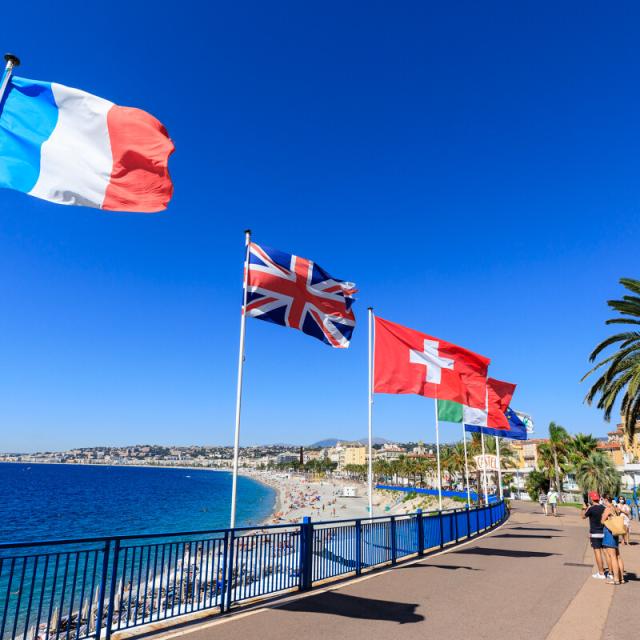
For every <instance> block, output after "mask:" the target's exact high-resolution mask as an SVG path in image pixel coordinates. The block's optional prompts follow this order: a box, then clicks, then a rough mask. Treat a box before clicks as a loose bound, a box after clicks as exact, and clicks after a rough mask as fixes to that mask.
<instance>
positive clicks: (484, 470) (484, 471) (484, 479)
mask: <svg viewBox="0 0 640 640" xmlns="http://www.w3.org/2000/svg"><path fill="white" fill-rule="evenodd" d="M480 442H481V443H482V490H483V491H484V503H485V505H487V504H489V494H488V492H487V465H486V464H485V462H486V461H485V458H484V455H485V454H484V431H483V430H482V427H480Z"/></svg>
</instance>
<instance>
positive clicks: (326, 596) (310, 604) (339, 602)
mask: <svg viewBox="0 0 640 640" xmlns="http://www.w3.org/2000/svg"><path fill="white" fill-rule="evenodd" d="M417 606H418V605H417V604H409V603H408V602H392V601H390V600H375V599H373V598H360V597H358V596H350V595H347V594H345V593H336V592H335V591H329V592H328V593H321V594H318V595H317V596H310V597H307V598H301V599H300V600H295V601H294V602H290V603H288V604H285V605H283V606H281V607H278V610H280V611H282V610H284V611H292V612H299V611H306V612H307V613H329V614H331V615H334V616H345V617H347V618H359V619H362V620H388V621H389V622H398V623H399V624H407V623H411V622H422V621H423V620H424V616H421V615H420V614H419V613H416V607H417Z"/></svg>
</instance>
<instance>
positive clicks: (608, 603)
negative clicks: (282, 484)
mask: <svg viewBox="0 0 640 640" xmlns="http://www.w3.org/2000/svg"><path fill="white" fill-rule="evenodd" d="M560 514H561V515H560V517H558V518H553V517H544V516H542V515H541V514H540V513H538V509H537V505H531V504H527V503H516V504H515V506H514V510H513V512H512V515H511V518H510V519H509V521H508V522H507V523H505V524H504V525H503V526H502V527H501V528H499V529H497V530H496V531H495V532H493V533H492V534H490V535H488V536H486V537H483V538H480V539H478V540H474V541H471V542H470V543H468V544H466V545H463V546H462V547H459V548H456V549H455V550H452V551H450V552H448V553H445V554H442V555H437V556H432V557H430V558H427V559H424V560H421V561H419V562H415V563H412V564H407V565H404V566H399V567H396V568H393V569H389V570H383V571H379V572H377V573H375V574H372V575H368V576H363V577H361V578H360V579H358V580H353V581H351V582H348V583H342V584H341V585H335V584H334V585H330V586H328V587H327V588H325V589H324V590H322V589H321V590H319V591H314V592H311V593H309V594H306V595H305V594H300V595H295V596H293V597H289V598H286V599H283V600H279V601H276V602H271V603H269V604H266V605H261V606H259V607H257V608H255V609H251V610H248V611H245V612H239V613H236V614H235V615H234V616H230V617H226V618H221V619H217V620H213V621H210V622H205V623H201V624H200V625H199V626H197V627H193V628H189V627H187V628H182V629H178V630H173V631H166V632H164V634H163V637H164V638H170V637H180V638H181V639H182V640H222V639H224V640H252V639H253V638H256V639H260V640H282V639H283V638H304V639H305V640H339V639H341V638H349V640H353V639H354V638H355V639H365V640H377V639H385V640H388V639H390V638H392V639H394V640H395V639H398V640H405V639H406V640H413V639H416V640H417V639H418V638H419V639H421V640H423V639H424V638H447V640H457V639H460V640H462V639H465V640H470V639H483V638H491V639H492V640H495V639H496V638H527V639H528V640H534V639H540V640H546V639H548V640H583V639H584V640H600V639H604V640H613V639H615V640H625V639H627V638H629V639H631V638H638V637H639V636H640V628H639V626H638V618H637V606H638V602H640V582H639V581H638V578H637V577H636V575H635V574H636V572H638V573H640V536H638V533H637V523H635V526H636V533H635V534H634V535H633V536H632V543H633V545H632V546H630V547H623V548H622V553H623V556H624V558H625V562H626V565H627V571H628V573H629V577H630V581H629V582H628V583H627V584H625V585H622V586H619V587H615V586H610V585H607V584H605V583H604V582H603V581H599V580H594V579H592V578H591V574H592V572H593V570H592V553H591V549H590V547H589V545H588V539H587V526H586V523H585V522H584V521H582V520H581V519H580V517H579V516H580V513H579V511H578V510H577V509H574V508H570V507H565V508H561V510H560Z"/></svg>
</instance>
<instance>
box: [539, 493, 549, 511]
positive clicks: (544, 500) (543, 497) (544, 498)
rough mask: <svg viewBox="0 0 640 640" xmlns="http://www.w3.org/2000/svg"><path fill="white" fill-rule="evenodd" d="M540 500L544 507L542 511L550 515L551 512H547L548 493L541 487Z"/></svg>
mask: <svg viewBox="0 0 640 640" xmlns="http://www.w3.org/2000/svg"><path fill="white" fill-rule="evenodd" d="M538 502H539V503H540V506H541V507H542V511H543V513H544V515H545V516H548V515H549V514H548V513H547V494H546V493H545V491H544V489H540V493H539V494H538Z"/></svg>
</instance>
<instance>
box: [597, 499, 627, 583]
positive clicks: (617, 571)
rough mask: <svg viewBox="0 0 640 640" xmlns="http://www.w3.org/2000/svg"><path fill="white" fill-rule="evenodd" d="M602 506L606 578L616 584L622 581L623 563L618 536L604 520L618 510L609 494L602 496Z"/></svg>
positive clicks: (614, 514)
mask: <svg viewBox="0 0 640 640" xmlns="http://www.w3.org/2000/svg"><path fill="white" fill-rule="evenodd" d="M604 507H605V509H604V512H603V514H602V518H601V522H602V524H603V525H604V538H603V539H602V547H603V548H604V550H605V552H606V554H607V561H608V564H609V571H610V573H611V575H610V576H609V578H607V583H608V584H616V585H618V584H622V583H623V582H624V564H623V562H622V557H621V556H620V549H619V547H618V536H616V535H613V533H611V531H610V530H609V529H608V528H607V525H606V522H607V520H608V519H609V518H610V517H612V516H616V515H618V510H617V508H616V506H615V504H614V503H613V501H612V499H611V496H604Z"/></svg>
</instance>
